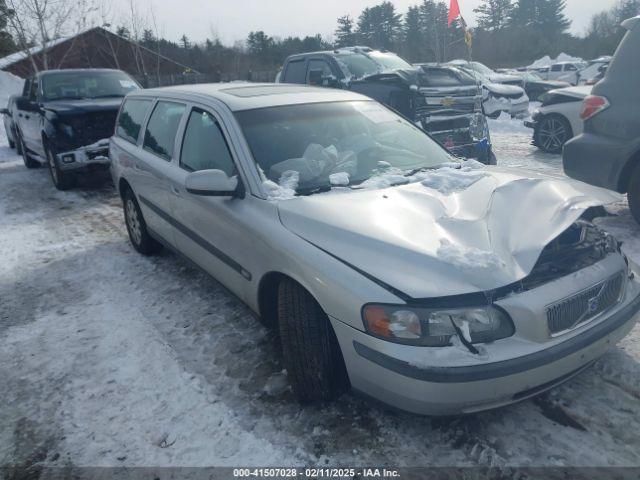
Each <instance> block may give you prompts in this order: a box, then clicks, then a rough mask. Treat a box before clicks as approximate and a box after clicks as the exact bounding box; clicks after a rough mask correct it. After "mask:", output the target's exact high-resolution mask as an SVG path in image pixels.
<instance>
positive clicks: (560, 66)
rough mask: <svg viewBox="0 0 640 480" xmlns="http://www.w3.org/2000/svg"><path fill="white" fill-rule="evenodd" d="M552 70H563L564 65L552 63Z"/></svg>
mask: <svg viewBox="0 0 640 480" xmlns="http://www.w3.org/2000/svg"><path fill="white" fill-rule="evenodd" d="M551 71H552V72H561V71H562V65H552V66H551Z"/></svg>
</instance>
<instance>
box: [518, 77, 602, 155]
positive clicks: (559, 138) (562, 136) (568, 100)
mask: <svg viewBox="0 0 640 480" xmlns="http://www.w3.org/2000/svg"><path fill="white" fill-rule="evenodd" d="M591 89H592V87H591V86H583V87H569V88H560V89H558V90H551V91H550V92H547V93H546V94H544V95H543V96H542V105H541V106H540V108H538V109H536V110H535V112H533V115H532V117H531V119H532V121H531V122H525V125H526V126H527V127H530V128H533V130H534V133H533V143H534V145H536V146H537V147H538V148H540V149H541V150H543V151H545V152H547V153H562V148H563V147H564V144H565V143H566V142H568V141H569V140H571V139H572V138H573V137H575V136H576V135H580V134H581V133H582V130H583V121H582V119H581V118H580V112H581V111H582V102H583V100H584V99H585V98H586V97H587V96H588V95H589V94H590V93H591Z"/></svg>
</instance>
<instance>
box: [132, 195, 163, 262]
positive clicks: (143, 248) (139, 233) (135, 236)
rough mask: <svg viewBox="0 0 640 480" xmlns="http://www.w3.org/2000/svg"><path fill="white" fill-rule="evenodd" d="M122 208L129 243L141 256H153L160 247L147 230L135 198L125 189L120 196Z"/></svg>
mask: <svg viewBox="0 0 640 480" xmlns="http://www.w3.org/2000/svg"><path fill="white" fill-rule="evenodd" d="M122 200H123V204H122V208H123V211H124V223H125V224H126V226H127V232H128V233H129V241H130V242H131V245H133V248H135V249H136V250H137V251H138V252H139V253H141V254H142V255H153V254H154V253H158V252H159V251H160V250H162V245H161V244H160V243H158V242H157V241H156V240H155V239H154V238H153V237H152V236H151V235H149V231H148V230H147V224H146V222H145V221H144V217H143V216H142V210H140V205H139V204H138V200H137V199H136V196H135V195H134V193H133V192H132V191H131V189H130V188H127V189H126V190H125V191H124V194H123V195H122Z"/></svg>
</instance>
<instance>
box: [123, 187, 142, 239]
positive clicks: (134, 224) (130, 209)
mask: <svg viewBox="0 0 640 480" xmlns="http://www.w3.org/2000/svg"><path fill="white" fill-rule="evenodd" d="M126 212H127V224H128V225H129V232H130V233H131V238H132V239H133V241H134V243H135V244H136V245H140V243H141V242H142V227H141V225H140V218H139V217H138V209H137V208H136V205H135V203H134V202H133V200H132V199H131V198H129V199H128V200H127V206H126Z"/></svg>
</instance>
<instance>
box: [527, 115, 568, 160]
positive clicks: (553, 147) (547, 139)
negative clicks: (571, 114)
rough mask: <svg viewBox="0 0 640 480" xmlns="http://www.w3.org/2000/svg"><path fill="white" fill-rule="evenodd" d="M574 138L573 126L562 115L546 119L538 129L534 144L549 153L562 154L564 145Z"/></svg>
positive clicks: (550, 116)
mask: <svg viewBox="0 0 640 480" xmlns="http://www.w3.org/2000/svg"><path fill="white" fill-rule="evenodd" d="M572 137H573V132H572V130H571V124H570V123H569V122H568V121H567V119H566V118H564V117H562V116H560V115H549V116H546V117H544V118H543V119H542V120H541V121H540V124H539V125H538V126H537V127H536V130H535V133H534V142H535V144H536V146H537V147H538V148H539V149H540V150H542V151H543V152H547V153H554V154H558V153H562V148H563V147H564V144H565V143H567V142H568V141H569V140H571V138H572Z"/></svg>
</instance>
